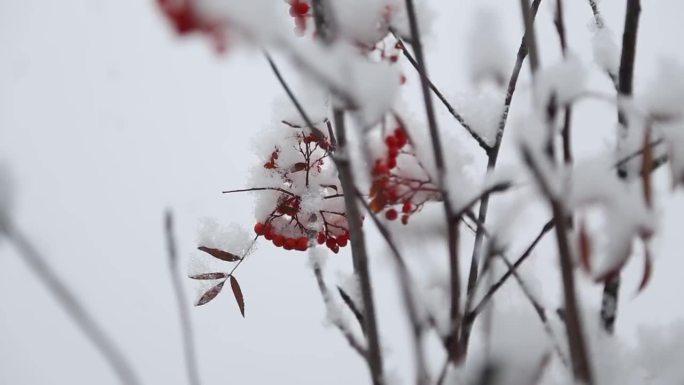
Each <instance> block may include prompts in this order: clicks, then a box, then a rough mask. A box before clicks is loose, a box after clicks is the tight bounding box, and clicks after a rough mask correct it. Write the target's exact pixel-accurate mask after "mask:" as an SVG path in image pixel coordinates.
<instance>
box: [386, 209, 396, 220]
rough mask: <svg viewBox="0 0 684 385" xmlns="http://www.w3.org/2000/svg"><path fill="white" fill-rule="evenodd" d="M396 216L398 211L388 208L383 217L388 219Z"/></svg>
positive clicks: (393, 218)
mask: <svg viewBox="0 0 684 385" xmlns="http://www.w3.org/2000/svg"><path fill="white" fill-rule="evenodd" d="M398 216H399V213H397V210H395V209H389V210H387V211H386V212H385V218H387V219H388V220H390V221H393V220H395V219H397V217H398Z"/></svg>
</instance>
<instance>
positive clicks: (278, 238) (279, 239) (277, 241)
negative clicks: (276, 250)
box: [273, 234, 285, 247]
mask: <svg viewBox="0 0 684 385" xmlns="http://www.w3.org/2000/svg"><path fill="white" fill-rule="evenodd" d="M273 244H274V245H275V246H276V247H281V246H283V245H284V244H285V237H283V236H282V235H279V234H277V235H274V236H273Z"/></svg>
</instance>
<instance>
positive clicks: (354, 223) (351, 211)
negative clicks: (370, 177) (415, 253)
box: [333, 109, 384, 385]
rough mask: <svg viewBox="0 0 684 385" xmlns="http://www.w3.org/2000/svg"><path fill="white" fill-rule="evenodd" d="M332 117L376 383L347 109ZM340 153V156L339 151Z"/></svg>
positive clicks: (375, 342)
mask: <svg viewBox="0 0 684 385" xmlns="http://www.w3.org/2000/svg"><path fill="white" fill-rule="evenodd" d="M333 121H334V125H335V129H336V131H337V145H338V150H337V151H338V154H337V155H338V157H337V162H336V165H337V171H338V176H339V179H340V184H341V185H342V190H344V191H347V192H349V193H348V194H344V205H345V209H346V212H347V222H348V224H349V234H350V240H351V248H352V258H353V261H354V270H355V271H356V273H357V274H358V276H359V283H360V286H361V296H362V298H363V305H364V317H363V319H364V321H365V325H364V326H365V327H364V329H365V331H366V336H367V338H368V364H369V366H370V370H371V374H372V376H373V383H374V384H375V385H379V384H383V383H384V380H383V369H382V355H381V353H380V340H379V336H378V329H377V321H376V319H375V306H374V304H373V288H372V285H371V279H370V271H369V269H368V255H367V254H366V241H365V236H364V233H363V229H362V228H361V225H362V224H361V213H360V212H359V208H358V206H357V205H356V197H355V196H354V194H353V193H352V192H353V191H355V190H356V187H355V186H354V175H353V173H352V166H351V159H350V156H349V149H348V148H347V135H346V127H345V122H344V111H342V110H337V109H336V110H334V111H333ZM339 153H341V156H340V154H339Z"/></svg>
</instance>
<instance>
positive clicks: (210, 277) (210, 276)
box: [189, 273, 228, 279]
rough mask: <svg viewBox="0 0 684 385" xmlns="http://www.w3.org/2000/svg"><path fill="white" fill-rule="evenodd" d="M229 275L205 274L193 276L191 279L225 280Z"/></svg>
mask: <svg viewBox="0 0 684 385" xmlns="http://www.w3.org/2000/svg"><path fill="white" fill-rule="evenodd" d="M227 277H228V273H204V274H195V275H191V276H190V277H189V278H191V279H223V278H227Z"/></svg>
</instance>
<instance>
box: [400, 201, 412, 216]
mask: <svg viewBox="0 0 684 385" xmlns="http://www.w3.org/2000/svg"><path fill="white" fill-rule="evenodd" d="M412 208H413V205H411V201H406V202H404V205H403V206H402V207H401V211H402V212H403V213H405V214H406V213H410V212H411V209H412Z"/></svg>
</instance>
